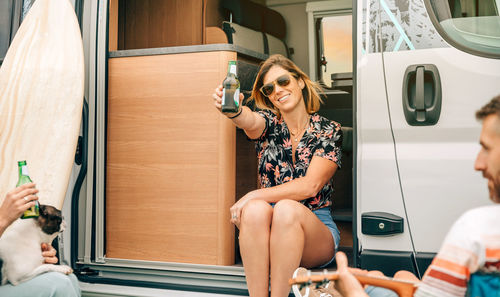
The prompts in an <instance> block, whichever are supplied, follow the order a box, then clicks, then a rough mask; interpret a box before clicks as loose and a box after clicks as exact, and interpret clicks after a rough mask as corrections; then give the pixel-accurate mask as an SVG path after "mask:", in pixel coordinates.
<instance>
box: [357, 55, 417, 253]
mask: <svg viewBox="0 0 500 297" xmlns="http://www.w3.org/2000/svg"><path fill="white" fill-rule="evenodd" d="M358 48H359V47H358ZM358 57H361V58H360V59H359V60H358V64H357V82H358V85H357V91H358V95H357V128H358V130H357V147H358V153H357V164H358V166H357V169H356V170H357V201H358V203H357V221H358V222H361V215H362V214H363V213H365V212H372V211H381V212H388V213H391V214H394V215H397V216H400V217H403V218H405V213H404V206H403V201H402V199H401V190H400V187H399V183H398V181H399V178H398V173H397V168H396V159H395V152H394V142H393V138H392V135H391V127H390V122H389V114H388V109H387V102H386V99H385V88H384V76H383V68H382V55H381V54H379V53H374V54H365V55H362V56H361V55H358ZM404 221H405V227H404V228H405V232H404V233H402V234H398V235H395V236H384V237H379V236H369V235H363V234H362V233H361V224H358V230H357V234H358V239H359V246H360V247H361V248H362V249H374V250H387V249H390V250H393V251H412V250H413V249H412V246H411V241H410V237H409V233H408V226H407V225H406V219H404Z"/></svg>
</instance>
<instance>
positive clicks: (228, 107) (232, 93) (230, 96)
mask: <svg viewBox="0 0 500 297" xmlns="http://www.w3.org/2000/svg"><path fill="white" fill-rule="evenodd" d="M222 87H223V89H222V112H230V113H235V112H238V110H239V106H240V81H239V80H238V76H236V61H229V64H228V66H227V76H226V78H225V79H224V82H223V83H222Z"/></svg>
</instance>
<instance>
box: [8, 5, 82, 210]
mask: <svg viewBox="0 0 500 297" xmlns="http://www.w3.org/2000/svg"><path fill="white" fill-rule="evenodd" d="M83 92H84V58H83V46H82V38H81V34H80V27H79V25H78V21H77V18H76V15H75V11H74V9H73V7H72V6H71V4H70V3H69V2H68V0H37V1H35V3H34V4H33V6H32V7H31V9H30V11H29V12H28V14H27V15H26V17H25V19H24V20H23V22H22V24H21V26H20V27H19V30H18V32H17V34H16V36H15V37H14V40H13V41H12V44H11V46H10V48H9V50H8V51H7V54H6V56H5V59H4V62H3V64H2V65H1V67H0V202H1V201H3V199H4V198H5V195H6V193H7V192H8V191H10V190H11V189H13V188H14V187H15V185H16V182H17V180H18V167H17V161H21V160H26V161H27V164H28V169H29V175H30V177H31V179H32V180H33V181H34V182H35V183H36V185H37V188H38V189H39V193H38V197H39V201H40V203H41V204H48V205H52V206H54V207H56V208H58V209H61V208H62V205H63V202H64V197H65V194H66V190H67V187H68V182H69V178H70V174H71V170H72V164H73V162H74V159H75V151H76V145H77V141H78V135H79V131H80V123H81V115H82V104H83V94H84V93H83Z"/></svg>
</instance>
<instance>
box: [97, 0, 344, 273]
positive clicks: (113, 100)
mask: <svg viewBox="0 0 500 297" xmlns="http://www.w3.org/2000/svg"><path fill="white" fill-rule="evenodd" d="M328 2H330V3H331V2H333V1H328ZM325 3H326V2H324V1H320V2H315V3H312V4H311V3H307V2H306V1H281V0H268V1H265V0H261V1H250V0H110V1H109V10H108V14H109V19H108V54H107V69H108V74H107V101H106V124H105V125H106V127H105V133H106V141H105V220H104V222H105V223H104V226H105V227H104V228H105V246H104V254H105V255H106V258H113V259H128V260H140V261H141V260H142V261H161V262H180V263H193V264H208V265H225V266H241V258H240V256H239V251H238V241H237V238H238V236H237V230H235V227H234V226H233V225H231V224H229V223H228V222H229V207H230V206H231V205H232V204H233V203H234V201H235V199H238V198H240V197H242V196H243V195H245V194H246V193H247V192H249V191H251V190H253V189H256V188H257V187H258V180H257V157H256V152H255V147H254V144H253V143H252V142H251V141H249V140H247V138H246V136H245V134H244V133H243V131H242V130H239V129H236V128H235V127H234V125H232V123H231V122H230V121H228V120H227V119H225V118H224V117H223V116H221V115H220V114H219V113H218V112H217V111H216V109H215V108H214V107H213V103H212V100H211V94H212V93H213V90H214V89H215V87H216V86H217V85H219V84H220V83H221V82H222V80H223V79H224V77H225V76H226V71H227V63H228V61H230V60H236V61H237V65H238V78H239V80H240V83H241V91H242V93H243V94H244V95H245V100H244V103H243V104H246V105H247V106H249V107H251V108H254V107H253V103H252V102H251V101H250V100H248V99H249V97H250V92H251V89H252V86H253V82H254V79H255V76H256V74H257V72H258V70H259V63H261V62H262V61H264V60H265V59H266V58H267V57H268V56H269V55H271V54H282V55H284V56H286V57H289V58H290V59H291V60H292V61H294V62H295V63H296V64H297V65H298V66H299V67H300V68H301V69H302V70H304V72H306V73H307V74H308V75H309V76H310V77H311V78H312V79H313V80H315V81H317V82H319V83H320V84H321V86H322V88H323V90H324V91H323V94H322V95H323V97H322V98H323V104H322V106H321V109H320V110H319V114H320V115H322V116H325V117H326V118H328V119H331V120H334V121H337V122H339V123H340V124H341V125H342V127H343V132H344V138H343V144H342V151H343V157H342V167H341V168H340V169H339V170H338V171H337V173H336V174H335V176H334V177H333V179H334V186H335V192H334V195H333V197H332V199H333V206H332V208H331V211H332V214H333V217H334V220H335V222H336V224H337V225H338V227H339V229H340V232H341V241H340V250H342V251H344V252H346V253H347V254H348V256H349V255H350V256H349V258H350V259H351V260H352V258H353V227H352V226H353V222H352V217H353V190H352V189H353V182H352V180H353V176H352V172H353V149H352V147H353V136H352V135H353V129H352V127H353V96H352V94H353V88H352V17H351V14H352V13H351V8H350V5H351V3H350V2H348V3H347V6H348V7H342V8H339V9H337V10H331V9H330V8H327V9H326V11H325V8H321V7H322V4H323V6H324V4H325ZM314 7H319V8H318V9H317V11H319V12H318V13H314ZM327 7H328V5H327ZM307 10H309V12H308V11H307ZM308 14H309V16H310V17H309V19H308ZM311 17H312V19H311ZM311 20H312V25H313V27H312V28H309V29H312V31H309V35H310V32H313V34H314V36H309V38H308V21H309V22H311ZM311 40H312V41H313V44H311ZM311 50H312V51H313V53H311ZM308 52H309V53H308ZM310 61H312V62H310Z"/></svg>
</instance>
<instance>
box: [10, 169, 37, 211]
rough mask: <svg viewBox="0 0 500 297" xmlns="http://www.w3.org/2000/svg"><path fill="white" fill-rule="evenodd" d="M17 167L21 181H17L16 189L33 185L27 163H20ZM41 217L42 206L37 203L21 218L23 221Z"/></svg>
mask: <svg viewBox="0 0 500 297" xmlns="http://www.w3.org/2000/svg"><path fill="white" fill-rule="evenodd" d="M17 165H18V167H19V180H18V181H17V185H16V187H19V186H22V185H24V184H27V183H31V182H32V180H31V178H30V176H29V174H28V166H27V165H26V161H19V162H17ZM39 215H40V205H39V204H38V201H36V204H35V206H32V207H31V208H30V209H28V210H26V211H25V212H24V213H23V215H22V216H21V219H29V218H36V217H38V216H39Z"/></svg>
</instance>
